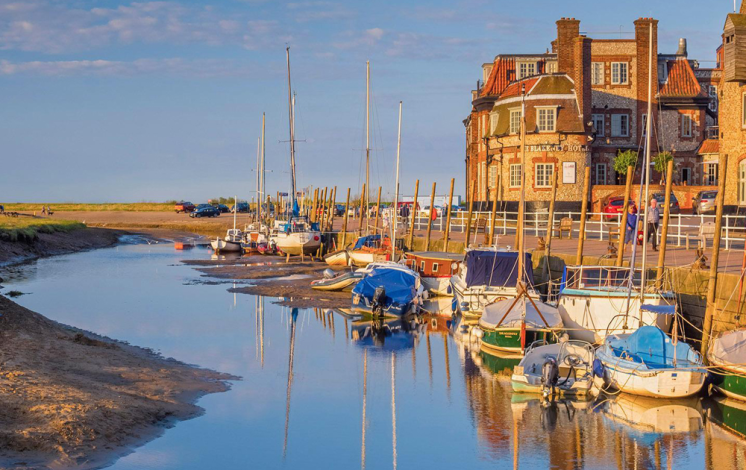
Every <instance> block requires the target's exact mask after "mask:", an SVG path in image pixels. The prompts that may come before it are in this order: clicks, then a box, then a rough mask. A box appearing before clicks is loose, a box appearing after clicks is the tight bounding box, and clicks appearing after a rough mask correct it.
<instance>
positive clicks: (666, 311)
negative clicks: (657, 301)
mask: <svg viewBox="0 0 746 470" xmlns="http://www.w3.org/2000/svg"><path fill="white" fill-rule="evenodd" d="M640 310H642V311H643V312H650V313H656V314H658V315H676V305H666V304H663V305H650V304H642V305H641V306H640Z"/></svg>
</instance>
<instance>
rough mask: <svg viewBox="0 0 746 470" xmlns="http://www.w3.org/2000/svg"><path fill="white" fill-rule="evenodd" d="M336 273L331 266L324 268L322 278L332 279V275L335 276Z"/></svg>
mask: <svg viewBox="0 0 746 470" xmlns="http://www.w3.org/2000/svg"><path fill="white" fill-rule="evenodd" d="M336 275H337V273H335V272H334V270H333V269H331V268H326V269H325V270H324V279H333V278H334V277H336Z"/></svg>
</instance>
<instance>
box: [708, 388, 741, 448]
mask: <svg viewBox="0 0 746 470" xmlns="http://www.w3.org/2000/svg"><path fill="white" fill-rule="evenodd" d="M705 405H706V407H707V416H708V417H709V418H710V421H712V422H713V423H715V424H717V425H719V426H721V427H722V428H724V429H725V430H726V431H729V432H731V433H733V434H735V435H737V436H738V437H741V438H746V405H744V403H743V402H742V401H738V400H731V399H728V398H722V397H718V398H716V399H713V400H708V401H706V402H705Z"/></svg>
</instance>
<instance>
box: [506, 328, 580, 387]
mask: <svg viewBox="0 0 746 470" xmlns="http://www.w3.org/2000/svg"><path fill="white" fill-rule="evenodd" d="M594 358H595V353H594V350H593V345H591V344H590V343H587V342H585V341H561V342H559V343H555V344H542V343H539V344H536V345H532V346H531V347H529V348H528V349H527V350H526V352H525V356H524V357H523V359H521V362H520V363H519V364H518V365H517V366H515V368H514V369H513V375H512V377H511V384H512V386H513V391H514V392H517V393H537V394H539V393H541V394H543V395H544V396H549V395H555V396H588V395H589V394H591V391H592V389H593V385H594V382H593V359H594Z"/></svg>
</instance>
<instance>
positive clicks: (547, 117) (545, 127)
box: [537, 108, 557, 132]
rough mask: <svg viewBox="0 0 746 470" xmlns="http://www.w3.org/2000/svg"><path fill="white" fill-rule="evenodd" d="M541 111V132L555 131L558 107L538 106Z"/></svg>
mask: <svg viewBox="0 0 746 470" xmlns="http://www.w3.org/2000/svg"><path fill="white" fill-rule="evenodd" d="M537 109H538V111H539V119H538V120H539V132H554V130H555V124H556V116H555V115H556V113H557V109H556V108H537Z"/></svg>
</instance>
